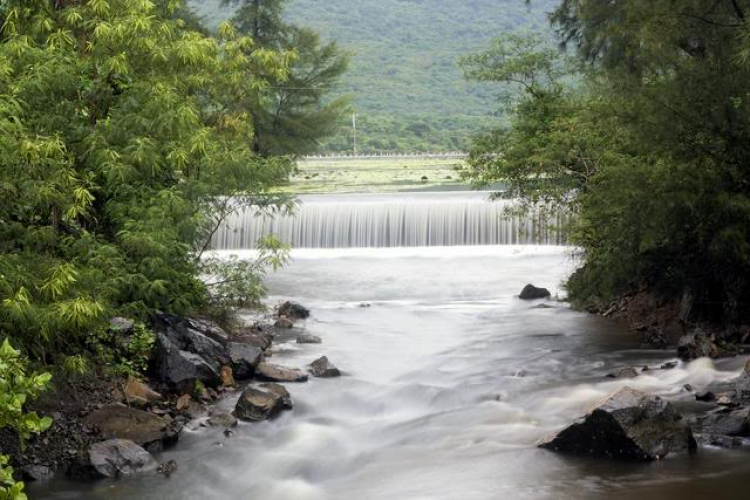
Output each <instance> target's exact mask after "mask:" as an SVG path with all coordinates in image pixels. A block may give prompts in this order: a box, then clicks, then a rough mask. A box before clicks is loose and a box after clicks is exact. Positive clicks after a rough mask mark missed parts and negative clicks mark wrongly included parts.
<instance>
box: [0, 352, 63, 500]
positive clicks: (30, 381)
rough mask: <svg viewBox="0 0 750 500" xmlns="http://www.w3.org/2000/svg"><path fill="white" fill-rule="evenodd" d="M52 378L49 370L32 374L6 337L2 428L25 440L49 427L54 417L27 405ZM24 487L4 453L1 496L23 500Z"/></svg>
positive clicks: (0, 357)
mask: <svg viewBox="0 0 750 500" xmlns="http://www.w3.org/2000/svg"><path fill="white" fill-rule="evenodd" d="M51 378H52V377H51V375H50V374H49V373H41V374H37V373H28V371H27V361H26V359H25V358H24V357H23V356H22V355H21V352H20V351H18V350H16V349H14V348H13V347H12V346H11V345H10V342H9V341H8V339H7V338H6V339H5V340H4V341H3V343H2V345H0V429H4V428H10V429H13V430H14V431H15V432H16V433H17V434H18V436H19V437H20V438H21V440H22V442H23V441H25V440H26V439H28V438H29V437H30V436H31V435H32V434H36V433H39V432H42V431H45V430H47V429H49V427H50V426H51V425H52V419H51V418H49V417H39V415H37V414H36V413H35V412H25V411H24V406H25V405H26V403H27V402H28V401H29V400H31V399H33V398H35V397H37V396H38V395H39V394H40V393H41V392H42V391H44V390H45V389H46V388H47V386H48V385H49V382H50V379H51ZM23 488H24V485H23V483H21V482H18V483H17V482H15V480H14V479H13V469H12V468H11V467H10V466H8V457H6V456H4V455H0V499H2V500H23V499H25V498H26V495H25V494H24V493H23Z"/></svg>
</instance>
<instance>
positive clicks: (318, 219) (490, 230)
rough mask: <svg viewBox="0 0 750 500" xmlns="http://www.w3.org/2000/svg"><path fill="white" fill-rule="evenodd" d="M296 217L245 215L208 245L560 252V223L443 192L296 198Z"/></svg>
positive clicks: (483, 197) (484, 197) (483, 196)
mask: <svg viewBox="0 0 750 500" xmlns="http://www.w3.org/2000/svg"><path fill="white" fill-rule="evenodd" d="M300 202H301V203H300V206H299V207H298V209H297V210H296V212H295V214H294V215H282V216H276V217H270V216H264V215H260V214H259V213H258V212H257V211H254V210H252V209H244V210H240V211H238V213H236V214H234V215H232V216H231V217H229V218H228V219H227V221H226V222H225V224H224V225H223V226H222V227H221V228H220V229H219V230H218V231H217V233H216V235H215V236H214V239H213V248H214V249H215V250H241V249H251V248H255V247H256V245H257V242H258V240H259V239H260V238H262V237H263V236H266V235H268V234H274V235H276V236H277V237H278V238H279V239H280V240H281V241H283V242H284V243H287V244H289V245H291V246H292V247H293V248H368V247H369V248H382V247H425V246H459V245H562V244H564V243H565V236H564V235H563V234H562V233H561V231H560V230H559V229H558V228H559V226H560V223H561V221H560V220H559V219H557V218H556V219H555V220H545V219H544V218H543V217H541V216H539V215H529V216H526V217H515V216H514V217H508V216H507V215H506V213H505V209H506V208H507V207H508V206H509V204H510V203H512V202H510V201H490V200H489V199H488V194H487V193H477V192H441V193H398V194H356V195H351V194H347V195H315V196H302V197H301V198H300Z"/></svg>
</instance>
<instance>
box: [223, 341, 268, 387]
mask: <svg viewBox="0 0 750 500" xmlns="http://www.w3.org/2000/svg"><path fill="white" fill-rule="evenodd" d="M227 352H228V353H229V358H230V359H231V361H232V374H233V375H234V378H236V379H237V380H245V379H249V378H251V377H252V376H253V374H254V373H255V368H256V367H257V366H258V364H259V363H260V362H261V361H263V351H261V350H260V348H259V347H254V346H252V345H250V344H240V343H239V342H230V343H229V344H227Z"/></svg>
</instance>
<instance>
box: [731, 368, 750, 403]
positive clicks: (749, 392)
mask: <svg viewBox="0 0 750 500" xmlns="http://www.w3.org/2000/svg"><path fill="white" fill-rule="evenodd" d="M734 387H735V390H736V391H737V397H738V398H740V399H741V400H749V399H750V361H748V363H747V364H746V365H745V369H744V370H743V371H742V373H741V374H740V376H739V377H737V379H736V380H735V382H734Z"/></svg>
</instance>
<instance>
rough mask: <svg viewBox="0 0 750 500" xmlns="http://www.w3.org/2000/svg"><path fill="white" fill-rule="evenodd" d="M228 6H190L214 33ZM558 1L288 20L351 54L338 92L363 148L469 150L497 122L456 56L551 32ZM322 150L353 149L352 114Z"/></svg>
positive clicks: (380, 1)
mask: <svg viewBox="0 0 750 500" xmlns="http://www.w3.org/2000/svg"><path fill="white" fill-rule="evenodd" d="M221 3H222V0H201V1H198V0H195V1H191V2H190V4H191V5H192V6H193V8H194V10H195V12H196V14H197V15H198V16H200V17H203V18H204V19H205V21H206V23H207V24H208V25H209V26H211V27H216V26H218V24H219V23H220V22H221V20H223V19H227V18H229V17H231V15H232V10H231V9H229V8H222V6H221ZM557 3H558V2H557V1H556V0H536V1H533V2H531V3H528V2H524V1H523V0H472V1H469V2H461V1H446V0H358V1H356V2H353V1H352V0H326V1H320V0H289V1H288V2H286V4H287V9H286V14H285V20H286V21H287V22H290V23H294V24H298V25H300V26H305V27H308V28H310V29H312V30H315V31H316V32H318V33H320V34H321V36H322V38H323V39H324V40H336V41H337V42H338V43H339V45H340V46H341V47H342V48H343V49H345V50H346V51H348V52H350V53H352V62H351V67H350V69H349V71H348V72H347V73H346V74H344V75H343V77H342V84H341V87H340V89H339V90H338V91H337V92H336V93H334V94H333V96H334V97H336V96H351V98H352V112H356V113H357V132H358V133H357V144H358V149H359V151H361V152H378V151H451V150H458V149H460V150H466V149H467V148H468V145H469V139H470V138H471V137H472V136H473V135H475V134H477V133H479V132H481V131H482V130H484V128H485V127H488V126H490V125H491V124H492V122H491V120H488V119H487V117H486V114H487V112H488V111H489V110H491V109H492V108H493V107H494V106H495V96H494V94H493V92H492V88H491V86H489V85H486V84H483V83H471V82H466V81H464V80H463V79H462V76H461V71H460V69H459V68H458V67H457V66H456V60H457V59H458V58H459V57H460V56H461V55H463V54H465V53H467V52H470V51H473V50H479V49H480V48H481V47H483V46H484V45H485V44H486V43H487V42H488V41H489V40H490V39H491V38H492V37H494V36H495V35H497V33H498V32H510V31H518V30H521V31H530V32H544V33H550V35H551V30H550V28H549V26H548V23H547V12H549V11H551V10H552V9H553V8H554V6H556V5H557ZM337 126H338V129H337V134H336V135H335V136H333V137H332V138H330V139H328V140H325V141H323V143H322V145H321V147H320V150H321V151H351V150H352V147H353V141H352V120H351V114H348V115H347V116H345V117H344V118H343V119H342V120H340V121H339V122H338V123H337Z"/></svg>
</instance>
